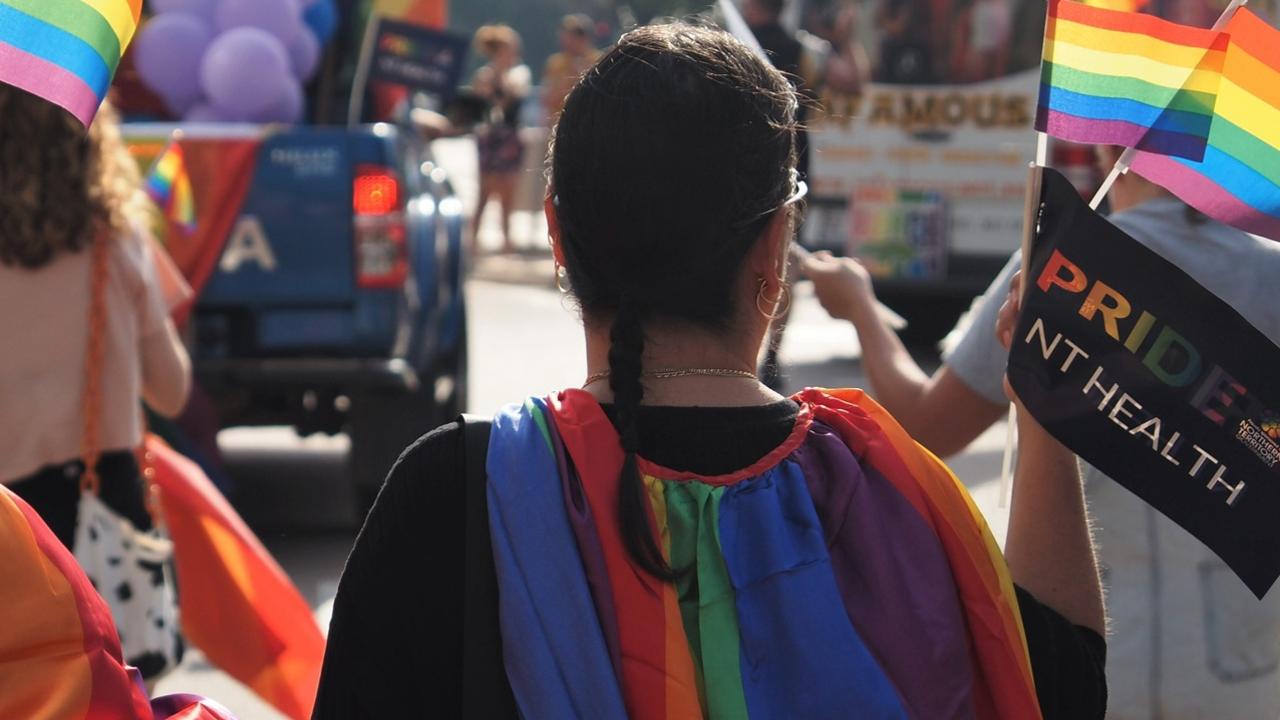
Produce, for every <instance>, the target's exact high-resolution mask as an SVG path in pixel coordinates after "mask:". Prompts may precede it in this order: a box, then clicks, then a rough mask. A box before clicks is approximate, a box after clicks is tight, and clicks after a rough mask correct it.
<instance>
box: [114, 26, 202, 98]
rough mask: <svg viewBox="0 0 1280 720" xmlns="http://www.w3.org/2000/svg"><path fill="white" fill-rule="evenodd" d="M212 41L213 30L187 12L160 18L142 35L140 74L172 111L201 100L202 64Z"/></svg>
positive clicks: (137, 50) (137, 51)
mask: <svg viewBox="0 0 1280 720" xmlns="http://www.w3.org/2000/svg"><path fill="white" fill-rule="evenodd" d="M212 39H213V28H211V27H210V26H209V24H208V23H207V22H205V21H204V20H201V19H200V18H199V17H197V16H195V15H192V14H190V13H185V12H171V13H165V14H164V15H157V16H156V17H154V18H152V19H151V20H150V21H149V22H148V23H147V24H146V25H143V26H142V30H140V31H139V32H138V37H137V38H136V39H135V40H134V41H133V52H134V60H135V62H136V63H137V67H138V74H139V75H141V76H142V81H143V82H144V83H146V84H147V87H149V88H151V90H153V91H155V92H156V93H157V94H158V95H160V97H161V98H163V99H164V101H165V104H166V105H168V106H169V108H170V109H171V110H175V111H177V112H181V111H182V110H184V109H186V108H187V107H189V106H190V105H191V104H193V103H194V102H195V101H196V100H197V99H198V98H199V97H200V65H201V62H202V59H203V57H204V54H205V49H206V48H208V47H209V43H210V41H211V40H212Z"/></svg>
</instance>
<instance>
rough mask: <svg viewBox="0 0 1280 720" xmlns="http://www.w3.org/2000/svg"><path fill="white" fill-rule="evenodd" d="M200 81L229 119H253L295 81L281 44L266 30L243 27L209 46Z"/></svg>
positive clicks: (287, 56)
mask: <svg viewBox="0 0 1280 720" xmlns="http://www.w3.org/2000/svg"><path fill="white" fill-rule="evenodd" d="M200 82H201V85H202V87H203V88H204V94H205V96H206V97H208V98H209V101H210V102H212V103H213V104H214V105H217V106H218V109H219V110H220V111H221V112H222V113H223V115H224V116H225V117H227V119H231V120H250V119H252V118H253V116H254V115H255V114H256V113H259V112H262V111H263V110H266V109H267V108H268V107H270V106H271V104H272V103H273V102H275V101H276V98H277V97H279V95H280V93H282V92H285V89H284V88H285V86H286V85H288V84H290V83H292V82H294V79H293V73H292V71H291V70H290V68H289V55H288V53H287V52H285V49H284V46H283V45H281V44H280V41H279V40H277V39H276V38H275V37H274V36H273V35H271V34H270V33H268V32H267V31H265V30H260V29H258V28H247V27H243V28H236V29H235V30H228V31H227V32H224V33H222V34H221V35H219V36H218V37H217V38H215V39H214V41H213V42H212V43H210V44H209V50H208V51H207V52H205V55H204V62H203V63H202V64H201V66H200Z"/></svg>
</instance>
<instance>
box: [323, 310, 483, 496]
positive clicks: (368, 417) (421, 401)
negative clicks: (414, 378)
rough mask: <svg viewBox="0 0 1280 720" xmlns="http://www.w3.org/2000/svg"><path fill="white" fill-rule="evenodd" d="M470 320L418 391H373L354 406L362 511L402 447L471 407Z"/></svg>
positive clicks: (354, 463) (351, 428)
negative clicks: (444, 384) (443, 389)
mask: <svg viewBox="0 0 1280 720" xmlns="http://www.w3.org/2000/svg"><path fill="white" fill-rule="evenodd" d="M466 328H467V325H466V318H465V316H464V318H463V321H462V332H461V335H460V336H459V338H458V343H457V345H456V346H455V348H454V351H453V352H452V353H450V354H449V355H447V356H445V357H444V358H441V359H439V360H437V361H436V364H435V365H434V367H433V368H432V369H431V370H430V371H429V372H428V373H427V374H426V375H425V376H424V378H423V385H422V387H421V388H419V389H418V390H417V391H416V392H412V393H405V392H392V391H369V392H366V393H364V394H362V395H359V396H358V397H357V398H356V399H355V400H354V401H353V402H352V407H351V415H350V417H349V425H348V432H349V433H350V435H351V469H352V474H353V475H354V479H355V487H356V498H357V500H358V502H359V503H360V508H361V510H362V511H366V512H367V511H368V509H369V508H371V507H373V501H374V500H376V499H377V497H378V491H379V490H380V489H381V488H382V483H383V480H385V479H386V476H387V473H388V472H389V471H390V470H391V466H392V465H394V464H395V461H396V459H397V458H399V457H400V453H402V452H404V449H405V448H407V447H408V446H409V445H410V444H412V443H413V441H415V440H417V439H418V438H420V437H422V436H423V435H425V434H426V433H428V432H430V431H432V430H434V429H435V428H436V427H438V426H439V425H442V424H444V423H447V422H449V421H451V420H453V419H454V418H455V417H457V416H458V415H459V414H461V413H462V412H463V411H464V410H466V408H467V329H466ZM442 378H449V379H450V380H451V381H452V382H451V385H450V387H449V388H448V394H447V395H446V396H444V397H437V396H436V385H437V382H438V381H439V380H440V379H442Z"/></svg>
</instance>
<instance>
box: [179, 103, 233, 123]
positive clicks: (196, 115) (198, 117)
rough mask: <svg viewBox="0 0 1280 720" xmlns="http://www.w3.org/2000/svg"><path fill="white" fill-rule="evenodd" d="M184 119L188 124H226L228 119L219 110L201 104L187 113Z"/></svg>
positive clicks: (206, 104)
mask: <svg viewBox="0 0 1280 720" xmlns="http://www.w3.org/2000/svg"><path fill="white" fill-rule="evenodd" d="M182 119H183V120H184V121H186V122H225V121H226V118H225V117H223V115H222V113H221V112H220V111H219V110H218V108H216V107H214V106H213V105H210V104H208V103H200V104H199V105H196V106H195V107H193V108H191V109H190V110H188V111H187V113H186V114H185V115H183V116H182Z"/></svg>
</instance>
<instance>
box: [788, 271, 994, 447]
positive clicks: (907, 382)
mask: <svg viewBox="0 0 1280 720" xmlns="http://www.w3.org/2000/svg"><path fill="white" fill-rule="evenodd" d="M801 270H802V271H803V272H804V274H805V276H806V277H808V278H809V279H810V280H812V281H813V283H814V290H815V292H816V293H817V295H818V300H819V302H821V303H822V307H823V308H825V309H826V311H827V312H828V313H829V314H830V315H831V316H832V317H834V318H838V319H841V320H848V321H849V322H851V323H853V326H854V328H856V330H857V332H858V341H859V343H860V344H861V345H862V365H863V368H864V369H865V370H866V372H867V377H868V379H869V380H870V381H871V389H872V390H873V391H874V392H875V395H876V399H877V400H878V401H879V402H880V404H882V405H884V407H885V408H886V409H887V410H888V411H889V412H891V413H893V416H894V417H895V418H896V419H897V420H898V422H900V423H902V426H903V427H904V428H906V430H907V432H909V433H911V436H912V437H913V438H915V439H916V441H917V442H919V443H920V444H922V445H924V446H925V447H927V448H929V449H930V450H931V451H933V452H934V454H936V455H938V456H940V457H946V456H948V455H953V454H955V453H957V452H959V451H961V450H963V449H964V448H965V447H966V446H967V445H968V444H969V443H971V442H973V440H974V438H976V437H978V435H980V434H982V432H983V431H984V430H986V429H987V428H988V427H990V426H991V424H992V423H994V422H995V421H996V420H998V419H999V418H1000V417H1001V416H1002V415H1003V414H1004V412H1005V410H1006V408H1007V407H1008V406H1007V405H1005V404H1001V403H994V402H992V401H991V400H989V399H987V398H986V397H984V396H983V395H981V394H979V393H978V392H976V391H975V390H973V389H972V388H971V387H970V386H969V385H968V384H966V383H965V381H964V380H962V379H961V378H960V376H959V375H957V374H956V373H955V371H954V370H952V368H951V367H950V366H948V365H943V366H942V367H941V368H940V369H939V370H938V371H937V372H936V373H934V374H933V376H932V377H931V376H929V375H927V374H925V372H924V370H922V369H921V368H920V365H919V364H918V363H917V362H916V361H915V358H913V357H911V353H909V352H907V348H906V346H904V345H903V344H902V340H901V339H899V338H898V335H897V333H895V332H894V331H893V330H892V329H891V328H890V327H888V326H887V325H885V324H884V322H883V321H881V319H880V317H879V316H878V315H877V313H876V310H875V305H876V296H875V292H874V291H873V290H872V287H871V278H870V276H869V275H868V274H867V270H866V268H864V267H863V266H862V265H861V264H860V263H858V262H857V261H856V260H852V259H849V258H836V257H832V256H831V255H830V254H829V253H818V254H816V255H814V256H812V257H811V258H809V259H807V260H806V261H805V262H804V263H803V265H802V266H801Z"/></svg>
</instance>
